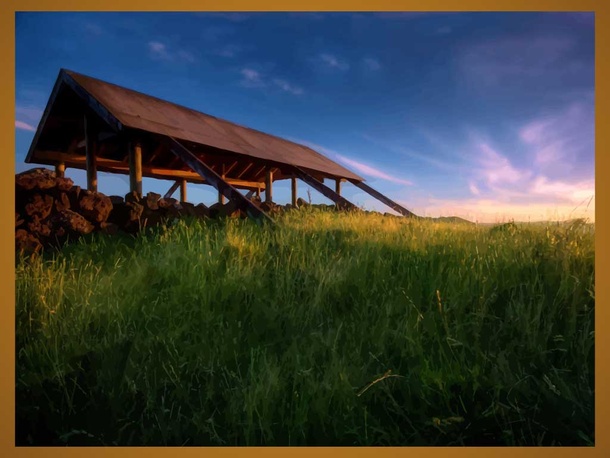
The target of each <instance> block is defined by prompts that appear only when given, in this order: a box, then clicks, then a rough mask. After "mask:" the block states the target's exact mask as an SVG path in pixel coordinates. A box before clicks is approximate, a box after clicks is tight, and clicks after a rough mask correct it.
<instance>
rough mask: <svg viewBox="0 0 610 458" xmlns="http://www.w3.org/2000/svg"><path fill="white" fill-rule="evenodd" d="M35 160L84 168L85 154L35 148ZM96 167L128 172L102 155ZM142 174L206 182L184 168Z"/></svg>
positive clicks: (254, 185) (252, 185)
mask: <svg viewBox="0 0 610 458" xmlns="http://www.w3.org/2000/svg"><path fill="white" fill-rule="evenodd" d="M35 156H36V162H37V163H40V164H49V165H55V164H56V163H57V162H65V164H66V167H72V168H75V169H84V168H85V156H76V155H70V154H66V153H61V152H58V151H45V150H36V152H35ZM96 163H97V169H98V170H99V171H103V172H110V173H121V174H128V173H129V164H128V163H126V162H123V161H117V160H114V159H106V158H102V157H98V158H97V161H96ZM142 176H144V177H148V178H158V179H162V180H176V179H180V180H182V179H185V180H188V181H190V182H193V183H202V184H207V182H206V181H205V180H204V179H202V178H201V176H200V175H199V174H198V173H195V172H190V171H185V170H171V169H163V168H159V167H146V166H142ZM226 181H227V182H228V183H229V184H231V185H232V186H235V187H237V188H244V189H258V188H263V189H264V188H265V183H259V182H257V181H246V180H237V179H232V178H227V179H226Z"/></svg>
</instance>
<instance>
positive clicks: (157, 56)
mask: <svg viewBox="0 0 610 458" xmlns="http://www.w3.org/2000/svg"><path fill="white" fill-rule="evenodd" d="M148 51H149V55H150V57H151V58H152V59H154V60H165V61H182V62H188V63H194V62H195V60H196V59H195V56H193V54H192V53H191V52H189V51H186V50H184V49H177V50H170V47H169V46H168V45H167V44H165V43H162V42H160V41H149V42H148Z"/></svg>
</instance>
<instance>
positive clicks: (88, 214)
mask: <svg viewBox="0 0 610 458" xmlns="http://www.w3.org/2000/svg"><path fill="white" fill-rule="evenodd" d="M183 216H193V217H198V218H205V217H222V216H230V217H237V216H241V217H245V215H244V214H242V212H241V211H239V210H237V209H236V208H235V205H234V204H233V203H232V202H229V203H227V204H226V205H220V204H215V205H213V206H212V207H211V208H208V207H206V206H205V205H203V204H199V205H193V204H192V203H189V202H179V201H177V200H176V199H171V198H168V199H165V198H162V197H161V195H160V194H156V193H154V192H149V193H148V194H147V195H146V196H142V197H140V196H139V195H138V194H137V193H129V194H127V195H126V196H125V197H121V196H106V195H104V194H102V193H100V192H91V191H88V190H86V189H81V188H80V186H75V185H74V182H73V181H72V180H71V179H70V178H60V177H57V176H56V175H55V172H53V171H52V170H49V169H45V168H36V169H32V170H28V171H26V172H23V173H20V174H17V175H16V176H15V249H16V251H17V252H21V253H26V254H30V253H36V252H39V251H41V250H43V249H45V248H47V247H50V246H61V245H63V244H64V243H65V242H66V241H68V240H76V239H78V238H79V237H81V236H83V235H85V234H89V233H91V232H94V231H101V232H105V233H108V234H115V233H117V232H118V231H124V232H127V233H136V232H138V231H140V230H142V229H143V228H146V227H151V226H155V225H158V224H162V223H165V222H168V221H170V220H173V219H176V218H180V217H183Z"/></svg>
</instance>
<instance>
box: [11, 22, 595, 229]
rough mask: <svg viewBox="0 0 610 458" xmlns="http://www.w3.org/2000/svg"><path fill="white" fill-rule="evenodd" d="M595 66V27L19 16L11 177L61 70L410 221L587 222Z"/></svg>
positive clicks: (194, 188) (285, 192)
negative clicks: (306, 171) (143, 99)
mask: <svg viewBox="0 0 610 458" xmlns="http://www.w3.org/2000/svg"><path fill="white" fill-rule="evenodd" d="M594 56H595V49H594V14H593V13H17V14H16V101H15V103H16V108H15V135H16V170H17V171H21V170H25V169H28V168H30V167H32V165H28V164H24V163H23V160H24V158H25V154H26V153H27V150H28V148H29V145H30V143H31V140H32V137H33V134H34V132H33V131H34V130H35V128H36V126H37V125H38V121H39V120H40V116H41V114H42V111H43V110H44V107H45V105H46V101H47V99H48V97H49V95H50V92H51V89H52V87H53V84H54V82H55V79H56V77H57V74H58V71H59V69H60V68H62V67H63V68H68V69H71V70H74V71H77V72H80V73H84V74H86V75H90V76H93V77H96V78H100V79H103V80H106V81H109V82H112V83H116V84H119V85H123V86H126V87H129V88H132V89H136V90H138V91H141V92H145V93H148V94H151V95H154V96H157V97H160V98H163V99H166V100H169V101H172V102H176V103H179V104H182V105H186V106H188V107H191V108H194V109H197V110H199V111H202V112H204V113H208V114H211V115H214V116H217V117H221V118H224V119H228V120H230V121H234V122H237V123H239V124H243V125H247V126H250V127H253V128H255V129H259V130H262V131H264V132H268V133H270V134H274V135H278V136H281V137H284V138H287V139H289V140H293V141H297V142H299V143H303V144H307V145H309V146H311V147H313V148H315V149H317V150H318V151H320V152H321V153H323V154H326V155H328V156H329V157H330V158H331V159H334V160H335V161H337V162H339V163H341V164H343V165H344V166H346V167H347V168H349V169H351V170H353V171H354V172H356V173H358V174H359V175H361V176H363V177H364V178H365V179H366V180H367V182H368V183H369V184H370V185H371V186H373V187H374V188H376V189H377V190H379V191H381V192H382V193H384V194H386V195H387V196H389V197H391V198H392V199H394V200H396V201H398V202H401V203H402V204H404V205H405V206H406V207H407V208H409V209H410V210H412V211H414V212H415V213H417V214H420V215H426V216H450V215H457V216H462V217H465V218H468V219H470V220H473V221H475V220H476V221H481V222H494V221H501V220H508V219H512V218H514V219H515V220H522V221H528V220H531V221H535V220H545V219H563V218H570V217H583V216H584V217H588V218H589V219H591V220H594V204H595V199H594V173H595V168H594V160H595V154H594V144H595V141H594V138H595V131H594V129H595V126H594V87H595V86H594V85H595V78H594V69H595V60H594V59H595V58H594ZM67 176H69V177H71V178H73V179H74V181H75V182H76V183H77V184H80V185H81V186H82V185H84V184H85V173H84V172H83V171H77V170H73V169H68V171H67ZM143 185H144V192H147V191H156V192H160V193H164V192H165V191H166V190H167V188H169V186H170V185H171V183H169V182H165V181H160V180H151V179H145V180H144V183H143ZM329 185H330V184H329ZM128 188H129V184H128V179H127V177H124V176H112V175H109V174H100V177H99V190H100V191H102V192H105V193H108V194H125V193H126V192H127V191H128ZM307 190H308V187H307V186H306V185H305V184H304V183H300V184H299V194H300V196H302V197H304V198H305V199H307V198H308V195H307ZM343 193H344V195H345V197H346V198H348V199H349V200H351V201H352V202H354V203H356V204H358V205H362V206H364V207H366V208H368V209H375V210H380V211H388V209H387V207H384V206H383V205H382V204H380V203H379V202H377V201H376V200H374V199H373V198H371V197H370V196H368V194H365V193H363V192H361V191H360V190H359V189H357V188H355V187H354V186H352V185H350V184H345V185H344V187H343ZM310 195H311V198H312V200H313V201H316V202H326V200H325V198H324V197H323V196H321V195H320V194H318V193H317V192H316V191H313V190H311V191H310ZM216 196H217V193H216V191H214V190H212V189H211V188H209V187H206V186H203V185H190V187H189V200H192V201H194V202H205V203H208V204H211V203H213V202H214V201H215V199H216ZM274 200H276V201H277V202H279V203H287V202H289V200H290V189H289V183H277V184H276V185H275V187H274Z"/></svg>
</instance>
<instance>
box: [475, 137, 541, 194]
mask: <svg viewBox="0 0 610 458" xmlns="http://www.w3.org/2000/svg"><path fill="white" fill-rule="evenodd" d="M476 147H477V149H478V152H479V156H478V157H479V164H478V165H479V167H478V173H479V175H480V177H481V179H482V180H483V181H484V182H485V183H486V184H487V185H488V186H489V187H494V186H500V185H506V184H509V185H514V184H516V183H519V182H522V181H523V180H525V179H527V178H529V177H530V176H531V172H530V171H527V170H525V171H524V170H519V169H517V168H516V167H514V166H513V164H511V162H510V160H509V159H508V158H507V157H506V156H504V155H502V154H500V153H499V152H497V151H496V150H495V149H493V148H492V147H491V146H489V145H488V144H487V143H485V142H481V143H479V144H478V145H476Z"/></svg>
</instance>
